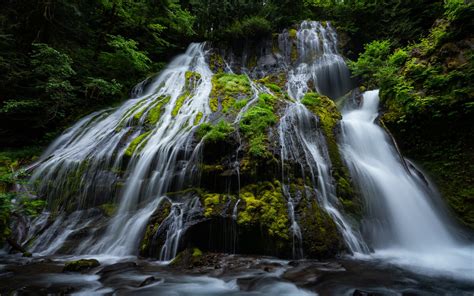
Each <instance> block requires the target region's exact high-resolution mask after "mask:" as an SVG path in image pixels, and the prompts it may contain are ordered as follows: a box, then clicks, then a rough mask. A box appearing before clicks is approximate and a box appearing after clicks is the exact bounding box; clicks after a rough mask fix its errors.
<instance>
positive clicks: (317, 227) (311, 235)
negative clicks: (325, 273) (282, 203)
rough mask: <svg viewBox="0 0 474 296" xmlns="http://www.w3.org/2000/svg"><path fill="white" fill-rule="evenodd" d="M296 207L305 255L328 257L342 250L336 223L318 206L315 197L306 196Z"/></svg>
mask: <svg viewBox="0 0 474 296" xmlns="http://www.w3.org/2000/svg"><path fill="white" fill-rule="evenodd" d="M298 208H299V212H300V213H299V216H300V219H299V225H300V228H301V233H302V235H303V249H304V252H305V256H307V257H310V258H328V257H334V256H335V255H337V254H338V253H340V252H341V251H343V250H344V245H343V242H342V238H341V235H340V234H339V231H338V229H337V226H336V224H335V223H334V221H333V219H332V218H331V217H330V216H329V215H328V213H326V212H325V211H324V210H323V209H321V208H320V207H319V205H318V204H317V202H316V199H312V200H309V198H308V199H306V200H304V201H303V202H302V203H301V204H300V205H299V207H298Z"/></svg>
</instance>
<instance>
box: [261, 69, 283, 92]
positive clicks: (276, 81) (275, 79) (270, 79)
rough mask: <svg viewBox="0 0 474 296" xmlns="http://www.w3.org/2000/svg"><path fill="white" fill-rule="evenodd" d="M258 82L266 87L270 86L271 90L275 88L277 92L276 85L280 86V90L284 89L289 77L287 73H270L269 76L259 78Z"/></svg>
mask: <svg viewBox="0 0 474 296" xmlns="http://www.w3.org/2000/svg"><path fill="white" fill-rule="evenodd" d="M257 82H258V83H262V84H263V85H265V86H266V87H268V88H269V89H270V90H271V89H272V88H274V89H275V92H277V91H276V90H277V89H276V88H275V86H277V87H279V88H280V90H281V89H284V88H285V86H286V82H287V78H286V74H285V73H279V74H270V75H268V76H265V77H263V78H261V79H259V80H257Z"/></svg>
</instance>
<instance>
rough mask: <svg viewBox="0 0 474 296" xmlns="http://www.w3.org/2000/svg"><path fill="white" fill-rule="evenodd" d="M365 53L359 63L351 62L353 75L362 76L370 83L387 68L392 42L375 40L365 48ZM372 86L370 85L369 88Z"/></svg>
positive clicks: (358, 60)
mask: <svg viewBox="0 0 474 296" xmlns="http://www.w3.org/2000/svg"><path fill="white" fill-rule="evenodd" d="M364 48H365V51H364V52H363V53H361V54H360V55H359V58H358V59H357V61H355V62H353V61H351V62H349V64H348V65H349V68H350V69H351V71H352V74H353V75H355V76H360V77H361V78H362V79H364V81H367V82H369V83H370V81H371V80H370V78H372V77H373V76H375V75H376V73H378V71H379V69H380V68H382V67H384V66H386V64H387V59H388V56H389V54H390V41H388V40H382V41H378V40H375V41H373V42H371V43H369V44H366V45H365V46H364ZM370 86H372V85H370V84H369V87H370Z"/></svg>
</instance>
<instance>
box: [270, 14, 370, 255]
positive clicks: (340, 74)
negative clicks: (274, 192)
mask: <svg viewBox="0 0 474 296" xmlns="http://www.w3.org/2000/svg"><path fill="white" fill-rule="evenodd" d="M296 38H297V45H298V46H297V50H298V60H297V62H296V66H295V68H294V69H292V70H290V71H289V74H288V76H289V77H288V84H287V88H288V94H289V95H290V96H291V97H292V98H293V99H295V100H296V101H295V102H294V103H290V104H289V105H288V107H287V108H286V110H285V113H284V115H283V117H282V118H281V120H280V124H279V129H278V131H279V135H280V145H281V147H282V148H281V163H282V164H281V165H282V171H283V176H282V179H283V184H288V183H289V181H290V180H289V172H286V171H285V169H284V163H285V162H287V161H294V162H296V163H298V164H299V166H300V169H301V172H302V175H303V176H304V175H305V171H309V174H310V176H309V177H310V179H311V183H310V184H307V185H308V186H309V187H310V188H313V190H314V191H315V193H316V196H317V197H318V199H319V200H318V201H319V204H320V205H321V206H322V208H323V209H324V210H326V212H327V213H328V214H329V215H330V216H331V217H332V218H333V220H334V222H335V223H336V225H337V227H338V229H339V231H340V232H341V234H342V236H343V238H344V241H345V243H346V245H347V246H348V248H349V249H350V250H351V251H352V252H359V253H365V252H367V251H368V248H367V246H366V245H365V243H364V242H363V241H362V239H361V237H360V235H359V234H358V232H357V230H356V229H354V228H353V227H352V226H351V225H350V224H349V222H348V221H346V219H345V217H344V216H343V214H342V213H341V212H340V211H339V208H340V205H339V202H338V199H337V197H336V190H335V186H334V184H333V183H334V182H333V180H332V176H331V172H330V171H331V161H330V159H329V153H328V150H327V144H326V141H325V138H324V135H323V133H322V131H321V127H320V124H319V121H318V118H317V117H316V116H315V115H314V114H313V113H312V112H310V111H309V110H308V109H307V108H306V107H305V106H304V105H303V104H302V103H301V102H300V100H301V99H302V97H303V96H304V94H305V93H307V92H308V91H310V87H309V86H308V84H309V82H310V81H312V82H313V84H314V86H315V88H316V90H317V91H318V92H320V93H323V94H328V95H332V96H338V95H340V94H343V93H346V92H347V91H348V90H349V89H350V87H351V84H352V83H351V81H350V73H349V70H348V69H347V66H346V64H345V62H344V59H343V58H342V57H341V56H340V55H339V54H338V52H337V36H336V33H335V32H334V30H333V29H332V27H331V26H330V24H329V23H328V24H327V25H326V26H323V25H322V24H321V23H320V22H314V21H313V22H309V21H305V22H303V23H302V24H301V26H300V28H299V30H298V32H297V34H296ZM284 40H285V38H284V37H281V36H280V38H279V41H280V45H283V48H281V51H282V52H285V51H287V50H288V49H287V48H288V45H287V44H288V42H283V41H284ZM303 179H305V178H303ZM284 187H285V186H284ZM284 191H285V195H286V196H287V199H288V208H289V215H290V218H291V231H292V234H293V241H294V242H293V246H294V252H293V253H294V254H293V255H294V256H296V257H298V256H302V251H301V250H297V249H298V247H296V246H298V245H299V246H301V241H302V239H303V238H302V235H301V230H300V227H299V225H298V223H297V219H296V218H295V214H294V204H293V203H294V199H293V197H292V196H291V195H290V193H289V191H288V190H284ZM295 240H296V242H295ZM295 249H296V250H295ZM298 254H299V255H298Z"/></svg>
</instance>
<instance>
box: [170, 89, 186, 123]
mask: <svg viewBox="0 0 474 296" xmlns="http://www.w3.org/2000/svg"><path fill="white" fill-rule="evenodd" d="M188 98H189V93H188V92H185V93H184V94H182V95H181V96H179V97H178V98H177V99H176V104H175V105H174V108H173V111H171V115H172V116H173V117H176V115H178V112H179V110H181V107H183V104H184V102H185V101H186V99H188Z"/></svg>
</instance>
